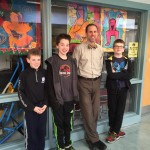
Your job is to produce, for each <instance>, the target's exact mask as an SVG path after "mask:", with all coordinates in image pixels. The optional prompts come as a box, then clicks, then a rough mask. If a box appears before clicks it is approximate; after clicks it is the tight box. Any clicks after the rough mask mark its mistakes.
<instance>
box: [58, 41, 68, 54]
mask: <svg viewBox="0 0 150 150" xmlns="http://www.w3.org/2000/svg"><path fill="white" fill-rule="evenodd" d="M56 48H58V50H59V52H58V53H59V55H66V54H67V53H68V51H69V41H68V40H67V39H61V40H60V43H59V44H58V45H56Z"/></svg>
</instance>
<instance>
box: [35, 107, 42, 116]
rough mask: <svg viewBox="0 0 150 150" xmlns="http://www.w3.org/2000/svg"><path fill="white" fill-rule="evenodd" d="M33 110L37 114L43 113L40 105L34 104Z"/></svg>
mask: <svg viewBox="0 0 150 150" xmlns="http://www.w3.org/2000/svg"><path fill="white" fill-rule="evenodd" d="M34 112H36V113H37V114H42V113H43V110H42V108H41V107H37V106H35V107H34Z"/></svg>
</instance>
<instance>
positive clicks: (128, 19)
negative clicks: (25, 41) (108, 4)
mask: <svg viewBox="0 0 150 150" xmlns="http://www.w3.org/2000/svg"><path fill="white" fill-rule="evenodd" d="M75 8H76V9H75ZM83 8H84V9H83ZM87 8H88V9H87ZM93 10H94V11H95V12H97V10H101V11H100V14H99V15H98V16H101V17H97V18H99V20H97V18H95V17H96V16H97V15H96V14H95V15H93V14H94V13H92V11H93ZM90 11H91V13H90ZM85 12H88V13H85ZM89 15H90V16H89ZM71 16H72V18H71ZM81 17H83V18H84V19H85V20H84V22H86V20H88V19H89V18H90V19H92V17H93V19H95V20H96V21H97V23H98V24H99V23H100V22H101V24H100V28H101V29H100V30H99V32H100V37H101V38H99V42H100V45H102V46H103V47H104V48H105V53H104V60H105V59H107V58H108V57H109V56H110V55H112V54H113V51H112V45H113V41H114V40H115V37H116V38H117V37H118V38H123V39H124V40H125V52H124V55H125V56H128V47H129V43H130V42H139V33H140V18H141V13H140V12H134V11H128V10H121V9H112V8H103V7H101V6H97V7H95V6H92V5H85V6H84V5H82V6H81V4H78V3H67V2H66V3H65V2H60V1H57V2H56V1H54V0H52V19H51V20H52V29H53V30H52V49H53V53H57V50H56V48H55V38H56V36H57V35H58V34H59V33H69V34H71V33H72V32H71V33H70V32H69V31H70V30H68V29H70V28H71V27H75V29H76V28H77V27H78V26H77V25H79V23H83V18H82V20H81V19H80V18H81ZM86 17H87V18H86ZM90 21H94V20H90ZM70 24H72V26H71V25H70ZM108 30H109V31H111V32H107V31H108ZM114 30H117V31H119V34H118V33H116V32H113V31H114ZM79 31H80V30H79ZM109 33H112V34H109ZM107 34H109V36H107ZM116 34H118V35H116ZM121 35H122V36H121ZM104 36H105V37H106V39H107V40H106V39H105V40H104V39H103V40H102V37H103V38H104ZM72 37H73V38H74V36H73V35H72ZM78 37H79V36H78ZM76 38H77V37H76ZM109 40H111V41H109ZM77 44H78V43H75V42H74V40H73V39H72V40H71V44H70V53H72V52H73V51H74V48H75V47H76V45H77ZM110 49H111V50H110ZM140 53H141V52H140V50H138V57H137V58H131V60H132V63H133V66H134V67H133V72H132V78H138V77H139V74H138V72H139V68H138V65H139V64H138V61H139V57H140ZM106 76H107V72H106V68H105V61H104V65H103V70H102V76H101V84H100V90H101V97H100V101H101V105H100V117H99V120H100V121H101V120H103V119H107V118H108V115H107V111H108V108H107V92H106V87H105V82H106ZM133 87H134V86H133ZM133 87H131V89H130V92H129V94H128V100H127V106H126V112H135V107H136V106H135V105H136V104H135V103H136V102H133V100H134V99H136V96H135V95H133V94H135V91H136V90H137V89H135V91H134V90H133V89H134V88H133ZM131 93H132V94H131ZM76 107H77V108H76ZM78 125H82V115H81V112H80V108H79V106H75V113H74V127H77V126H78Z"/></svg>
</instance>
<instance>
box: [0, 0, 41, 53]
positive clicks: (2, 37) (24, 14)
mask: <svg viewBox="0 0 150 150" xmlns="http://www.w3.org/2000/svg"><path fill="white" fill-rule="evenodd" d="M0 3H1V5H0V54H3V53H7V54H22V53H26V52H27V51H28V50H29V49H30V48H34V47H41V37H40V22H39V21H40V19H39V16H37V14H38V13H36V12H37V11H39V10H40V8H38V7H39V6H38V7H37V6H36V5H33V4H28V3H27V2H26V0H22V1H20V0H12V1H9V0H1V2H0Z"/></svg>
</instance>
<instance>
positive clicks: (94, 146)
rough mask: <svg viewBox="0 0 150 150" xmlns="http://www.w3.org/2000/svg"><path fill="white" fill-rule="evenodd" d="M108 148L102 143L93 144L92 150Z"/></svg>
mask: <svg viewBox="0 0 150 150" xmlns="http://www.w3.org/2000/svg"><path fill="white" fill-rule="evenodd" d="M106 148H107V146H106V145H105V144H104V143H103V142H102V141H100V140H99V141H97V142H95V143H92V149H90V150H106Z"/></svg>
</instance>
